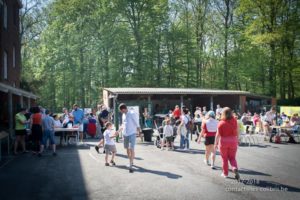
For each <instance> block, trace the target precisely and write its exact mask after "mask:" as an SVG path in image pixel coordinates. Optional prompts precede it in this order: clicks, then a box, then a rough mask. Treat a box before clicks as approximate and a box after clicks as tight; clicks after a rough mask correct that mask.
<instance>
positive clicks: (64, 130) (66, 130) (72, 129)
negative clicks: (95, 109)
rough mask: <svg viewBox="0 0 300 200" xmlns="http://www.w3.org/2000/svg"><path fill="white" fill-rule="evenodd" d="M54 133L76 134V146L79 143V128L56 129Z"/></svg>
mask: <svg viewBox="0 0 300 200" xmlns="http://www.w3.org/2000/svg"><path fill="white" fill-rule="evenodd" d="M54 132H76V133H77V134H76V135H75V137H76V144H77V143H79V127H77V128H74V127H72V128H54Z"/></svg>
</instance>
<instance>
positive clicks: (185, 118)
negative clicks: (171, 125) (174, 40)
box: [181, 115, 191, 125]
mask: <svg viewBox="0 0 300 200" xmlns="http://www.w3.org/2000/svg"><path fill="white" fill-rule="evenodd" d="M181 120H183V121H184V125H187V123H188V122H189V121H190V120H191V119H190V117H189V116H187V115H181Z"/></svg>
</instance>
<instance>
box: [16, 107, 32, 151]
mask: <svg viewBox="0 0 300 200" xmlns="http://www.w3.org/2000/svg"><path fill="white" fill-rule="evenodd" d="M25 113H26V109H25V108H20V110H19V112H18V113H17V114H16V116H15V120H16V127H15V135H16V140H15V144H14V154H15V155H17V154H18V152H17V150H18V145H19V143H21V146H22V150H23V152H22V153H26V152H27V151H26V145H25V136H26V134H27V132H26V124H28V123H29V121H28V120H26V117H25Z"/></svg>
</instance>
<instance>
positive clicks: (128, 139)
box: [119, 103, 141, 173]
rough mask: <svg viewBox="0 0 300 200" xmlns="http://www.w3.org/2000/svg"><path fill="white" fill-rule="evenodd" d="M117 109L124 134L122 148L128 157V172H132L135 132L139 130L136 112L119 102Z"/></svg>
mask: <svg viewBox="0 0 300 200" xmlns="http://www.w3.org/2000/svg"><path fill="white" fill-rule="evenodd" d="M119 110H120V112H121V113H122V127H121V130H122V131H123V136H124V148H125V149H126V151H127V155H128V159H129V172H130V173H133V168H132V166H133V160H134V156H135V152H134V148H135V141H136V134H137V133H140V132H141V128H140V124H139V118H138V114H137V113H135V112H134V111H133V110H128V108H127V106H126V104H124V103H121V104H120V106H119Z"/></svg>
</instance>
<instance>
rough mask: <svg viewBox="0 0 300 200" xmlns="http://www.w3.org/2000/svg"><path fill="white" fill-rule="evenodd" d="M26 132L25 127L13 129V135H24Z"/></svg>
mask: <svg viewBox="0 0 300 200" xmlns="http://www.w3.org/2000/svg"><path fill="white" fill-rule="evenodd" d="M26 134H27V131H26V129H22V130H15V135H18V136H25V135H26Z"/></svg>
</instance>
